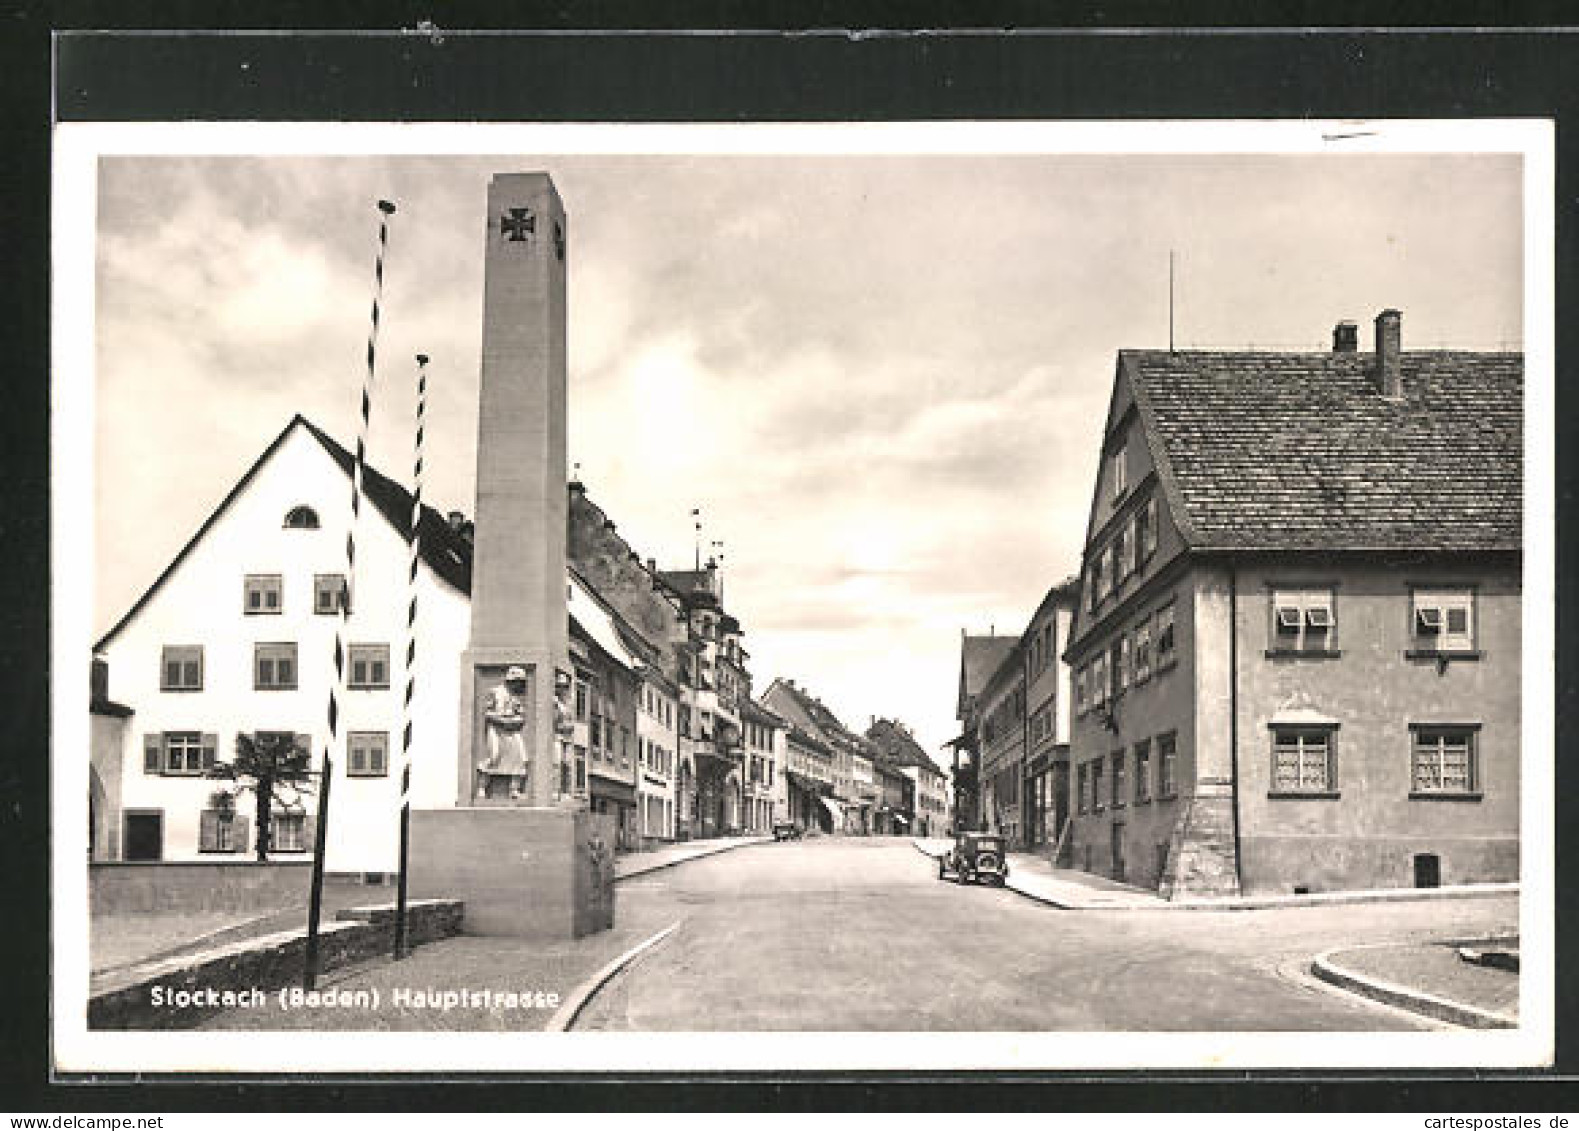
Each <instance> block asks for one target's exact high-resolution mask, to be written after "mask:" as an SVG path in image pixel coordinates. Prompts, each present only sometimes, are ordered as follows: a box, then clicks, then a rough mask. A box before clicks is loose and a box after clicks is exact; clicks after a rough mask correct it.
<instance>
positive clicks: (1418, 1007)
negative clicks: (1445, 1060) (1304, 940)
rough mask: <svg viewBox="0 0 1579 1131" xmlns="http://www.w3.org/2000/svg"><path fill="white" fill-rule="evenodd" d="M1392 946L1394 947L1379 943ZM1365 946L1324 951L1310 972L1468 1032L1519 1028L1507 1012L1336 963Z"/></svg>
mask: <svg viewBox="0 0 1579 1131" xmlns="http://www.w3.org/2000/svg"><path fill="white" fill-rule="evenodd" d="M1378 945H1390V944H1378ZM1364 949H1367V948H1365V947H1355V946H1345V947H1336V948H1334V949H1333V950H1327V951H1323V952H1322V953H1321V954H1318V955H1317V956H1316V957H1315V959H1314V960H1312V962H1311V964H1310V972H1311V973H1312V974H1314V975H1315V976H1316V977H1318V978H1320V979H1321V980H1322V981H1323V982H1326V983H1328V984H1329V985H1333V986H1337V987H1338V988H1339V989H1342V990H1347V991H1349V992H1350V993H1353V994H1357V995H1359V996H1361V997H1368V998H1370V999H1371V1000H1373V1001H1379V1002H1382V1003H1383V1004H1386V1005H1391V1006H1394V1007H1396V1008H1399V1009H1407V1010H1409V1012H1411V1013H1418V1014H1420V1015H1421V1016H1423V1017H1430V1018H1433V1019H1435V1020H1437V1021H1447V1022H1449V1023H1451V1024H1454V1025H1459V1026H1462V1027H1463V1028H1466V1029H1517V1028H1518V1027H1519V1021H1518V1018H1516V1017H1511V1016H1509V1015H1508V1014H1506V1013H1495V1012H1493V1011H1492V1010H1489V1009H1478V1008H1476V1007H1475V1006H1473V1005H1465V1004H1464V1003H1463V1002H1458V1001H1453V1000H1452V999H1451V998H1445V997H1438V996H1437V995H1435V994H1428V993H1424V992H1422V991H1420V990H1412V989H1409V988H1408V987H1406V986H1400V985H1396V984H1395V983H1392V982H1384V981H1382V980H1380V979H1379V978H1371V977H1368V976H1366V975H1364V974H1360V973H1357V972H1356V971H1353V970H1350V969H1348V968H1346V967H1343V966H1339V965H1338V964H1337V963H1336V962H1334V961H1332V956H1333V955H1334V954H1336V953H1338V952H1340V951H1349V950H1364Z"/></svg>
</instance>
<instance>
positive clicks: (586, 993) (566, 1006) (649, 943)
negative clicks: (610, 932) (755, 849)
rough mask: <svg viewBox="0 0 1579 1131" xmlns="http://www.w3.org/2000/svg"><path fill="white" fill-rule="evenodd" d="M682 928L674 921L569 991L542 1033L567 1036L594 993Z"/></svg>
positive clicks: (678, 922) (677, 921)
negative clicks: (565, 1034) (564, 1034)
mask: <svg viewBox="0 0 1579 1131" xmlns="http://www.w3.org/2000/svg"><path fill="white" fill-rule="evenodd" d="M709 855H711V854H709ZM679 929H680V921H679V920H675V921H674V922H673V923H670V924H669V925H668V926H667V927H665V928H664V929H663V930H661V931H659V932H658V933H657V934H656V935H653V936H652V937H651V938H648V939H644V940H643V941H642V942H639V943H637V944H636V945H635V946H633V947H631V948H630V949H629V950H627V951H626V952H625V953H624V954H621V955H619V956H618V957H616V958H615V959H614V960H613V961H611V962H609V963H607V964H606V965H604V966H603V967H602V968H601V969H599V970H598V971H597V973H595V974H593V975H592V976H591V977H590V978H587V979H585V980H584V981H582V982H581V984H580V985H578V986H576V988H575V989H573V990H571V991H570V994H569V996H567V997H566V998H565V1000H564V1003H563V1004H562V1005H560V1007H559V1008H558V1009H556V1010H555V1011H554V1015H553V1016H552V1017H550V1018H549V1019H548V1024H546V1025H544V1026H543V1032H545V1033H568V1032H569V1031H570V1027H571V1026H572V1025H574V1024H575V1022H576V1018H577V1017H578V1016H580V1014H581V1011H582V1010H583V1009H585V1008H586V1007H587V1002H589V1001H591V1000H592V996H593V995H594V994H596V993H597V992H598V991H599V990H601V989H602V988H603V987H604V986H606V985H608V983H609V982H611V981H613V979H614V976H615V975H616V974H618V973H619V972H620V971H621V970H624V969H625V968H626V967H627V966H629V965H630V964H631V963H633V962H635V961H636V960H637V959H638V958H640V957H641V956H642V955H643V954H645V953H647V951H649V950H651V949H652V948H653V947H655V946H657V945H658V944H659V943H661V942H663V940H664V939H666V938H668V937H669V936H670V935H672V934H674V932H675V931H677V930H679Z"/></svg>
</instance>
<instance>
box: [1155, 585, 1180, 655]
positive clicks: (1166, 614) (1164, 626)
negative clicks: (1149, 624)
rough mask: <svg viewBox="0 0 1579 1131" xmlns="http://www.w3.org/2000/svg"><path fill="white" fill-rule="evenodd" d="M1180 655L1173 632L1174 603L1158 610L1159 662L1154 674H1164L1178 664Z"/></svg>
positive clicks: (1169, 603)
mask: <svg viewBox="0 0 1579 1131" xmlns="http://www.w3.org/2000/svg"><path fill="white" fill-rule="evenodd" d="M1178 659H1179V653H1178V648H1177V644H1176V641H1175V639H1174V630H1173V602H1172V601H1169V602H1168V603H1167V604H1166V605H1164V606H1163V607H1162V608H1160V609H1158V610H1157V660H1156V664H1155V666H1154V667H1153V668H1152V670H1153V671H1154V672H1164V671H1167V670H1168V669H1169V668H1171V667H1172V666H1173V665H1174V664H1175V663H1177V662H1178Z"/></svg>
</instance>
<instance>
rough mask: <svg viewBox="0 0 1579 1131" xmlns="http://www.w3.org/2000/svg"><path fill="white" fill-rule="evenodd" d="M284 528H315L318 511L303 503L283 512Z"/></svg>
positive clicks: (316, 526) (316, 527)
mask: <svg viewBox="0 0 1579 1131" xmlns="http://www.w3.org/2000/svg"><path fill="white" fill-rule="evenodd" d="M285 529H286V530H317V529H318V512H317V511H315V510H313V509H312V507H309V506H307V505H306V504H305V503H303V504H302V505H301V506H299V507H292V508H291V509H290V510H288V511H286V512H285Z"/></svg>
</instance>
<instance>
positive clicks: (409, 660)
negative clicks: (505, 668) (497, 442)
mask: <svg viewBox="0 0 1579 1131" xmlns="http://www.w3.org/2000/svg"><path fill="white" fill-rule="evenodd" d="M427 409H428V356H427V354H422V353H419V354H417V441H416V454H415V457H414V460H413V464H412V472H411V535H410V539H409V543H410V550H411V553H410V558H411V567H410V573H409V575H408V577H407V586H408V589H409V590H410V593H411V599H410V603H409V604H408V605H407V606H406V699H405V703H404V705H403V706H402V708H401V711H402V715H403V716H404V717H403V718H402V719H401V724H402V725H401V728H400V882H399V885H398V886H397V888H396V893H395V958H396V959H397V960H398V959H401V958H404V957H405V956H406V864H407V861H408V860H409V859H410V855H411V697H412V695H413V694H414V693H415V692H416V689H417V562H418V560H419V557H420V555H421V553H422V535H421V528H422V440H423V429H424V418H425V417H426V415H427Z"/></svg>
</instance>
